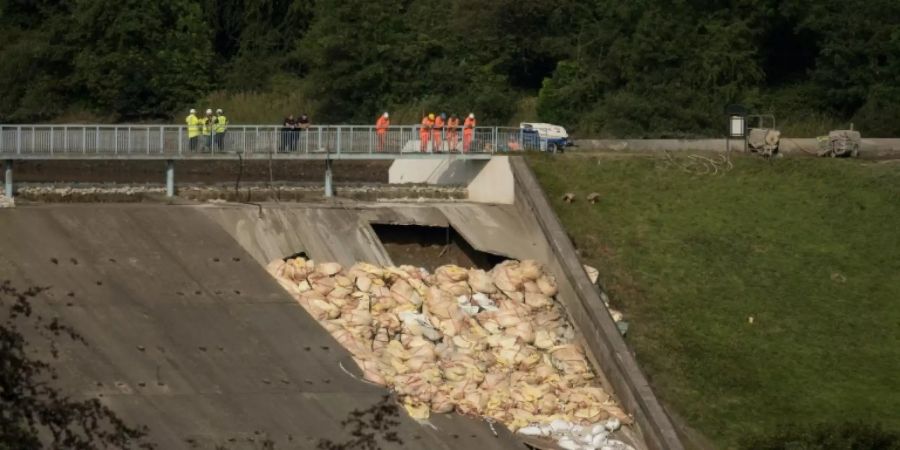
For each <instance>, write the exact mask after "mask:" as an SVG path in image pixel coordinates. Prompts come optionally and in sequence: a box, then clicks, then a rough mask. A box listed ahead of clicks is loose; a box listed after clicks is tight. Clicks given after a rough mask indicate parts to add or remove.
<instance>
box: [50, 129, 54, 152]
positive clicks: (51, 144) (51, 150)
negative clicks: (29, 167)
mask: <svg viewBox="0 0 900 450" xmlns="http://www.w3.org/2000/svg"><path fill="white" fill-rule="evenodd" d="M50 154H51V155H52V154H53V126H52V125H51V126H50Z"/></svg>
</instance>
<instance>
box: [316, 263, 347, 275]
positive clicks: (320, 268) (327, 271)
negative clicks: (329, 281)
mask: <svg viewBox="0 0 900 450" xmlns="http://www.w3.org/2000/svg"><path fill="white" fill-rule="evenodd" d="M340 271H341V265H340V264H338V263H335V262H328V263H320V264H317V265H316V272H319V273H321V274H322V275H328V276H332V275H335V274H337V273H338V272H340Z"/></svg>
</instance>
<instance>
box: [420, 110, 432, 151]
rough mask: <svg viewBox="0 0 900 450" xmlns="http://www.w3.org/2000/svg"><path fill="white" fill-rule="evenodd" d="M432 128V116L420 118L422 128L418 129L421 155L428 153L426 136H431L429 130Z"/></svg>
mask: <svg viewBox="0 0 900 450" xmlns="http://www.w3.org/2000/svg"><path fill="white" fill-rule="evenodd" d="M432 128H434V114H429V115H427V116H425V117H423V118H422V127H421V128H419V143H420V144H421V147H420V148H419V150H420V151H421V152H422V153H425V152H427V151H428V136H430V135H431V129H432Z"/></svg>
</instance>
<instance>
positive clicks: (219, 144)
mask: <svg viewBox="0 0 900 450" xmlns="http://www.w3.org/2000/svg"><path fill="white" fill-rule="evenodd" d="M213 123H214V124H215V125H214V126H213V133H215V134H213V138H214V139H213V140H214V142H215V150H216V151H225V131H226V130H227V129H228V118H227V117H225V113H223V112H222V109H221V108H220V109H217V110H216V117H215V119H214V121H213Z"/></svg>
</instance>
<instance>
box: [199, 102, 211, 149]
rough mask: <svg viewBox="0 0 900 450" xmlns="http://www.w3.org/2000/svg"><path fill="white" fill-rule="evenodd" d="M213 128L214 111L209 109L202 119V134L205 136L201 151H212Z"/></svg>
mask: <svg viewBox="0 0 900 450" xmlns="http://www.w3.org/2000/svg"><path fill="white" fill-rule="evenodd" d="M212 127H213V112H212V109H207V110H206V115H205V116H203V117H201V118H200V133H201V134H203V148H202V149H201V151H207V150H210V149H212Z"/></svg>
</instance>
